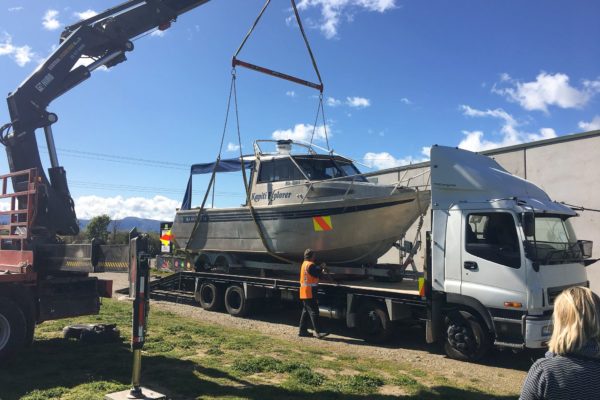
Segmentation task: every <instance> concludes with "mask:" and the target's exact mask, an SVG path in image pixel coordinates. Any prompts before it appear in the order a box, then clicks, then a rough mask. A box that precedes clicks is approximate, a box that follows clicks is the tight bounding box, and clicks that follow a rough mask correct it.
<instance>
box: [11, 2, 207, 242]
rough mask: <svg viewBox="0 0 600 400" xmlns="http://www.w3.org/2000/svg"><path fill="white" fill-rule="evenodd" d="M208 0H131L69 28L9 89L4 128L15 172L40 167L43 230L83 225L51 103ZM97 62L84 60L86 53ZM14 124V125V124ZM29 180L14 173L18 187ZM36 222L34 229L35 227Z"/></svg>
mask: <svg viewBox="0 0 600 400" xmlns="http://www.w3.org/2000/svg"><path fill="white" fill-rule="evenodd" d="M208 1H209V0H131V1H127V2H125V3H123V4H121V5H118V6H116V7H113V8H110V9H108V10H106V11H104V12H102V13H100V14H98V15H96V16H94V17H91V18H88V19H85V20H82V21H80V22H78V23H76V24H74V25H71V26H68V27H66V28H65V29H64V31H63V32H62V34H61V37H60V46H59V47H58V48H57V49H56V50H55V51H53V52H52V54H51V55H50V56H49V57H48V58H47V59H46V60H45V61H44V62H43V63H42V64H41V65H40V66H39V67H38V68H37V69H36V70H35V71H34V72H33V73H32V74H31V75H30V76H29V77H28V78H27V79H25V81H23V83H22V84H21V85H20V86H19V87H18V88H17V89H16V90H15V91H14V92H12V93H10V94H9V95H8V98H7V102H8V110H9V114H10V118H11V122H10V123H9V124H6V125H5V126H3V127H2V129H1V130H0V142H1V143H2V144H4V145H5V147H6V153H7V156H8V164H9V168H10V171H11V172H16V171H21V170H26V169H31V168H36V169H37V170H38V174H39V177H40V178H39V179H40V180H41V183H42V184H43V186H44V187H45V190H44V191H42V193H41V198H40V199H38V204H39V207H38V209H37V210H36V213H35V215H36V217H35V221H34V228H35V230H36V232H33V233H36V234H38V235H42V236H52V237H53V236H55V235H56V234H61V235H75V234H77V233H78V232H79V225H78V221H77V217H76V215H75V208H74V204H73V199H72V198H71V195H70V193H69V187H68V184H67V180H66V173H65V170H64V169H63V167H61V166H60V165H59V163H58V157H57V154H56V148H55V145H54V138H53V133H52V128H51V126H52V124H54V123H55V122H56V121H57V120H58V117H57V116H56V114H54V113H51V112H49V111H48V110H47V107H48V105H49V104H50V103H51V102H52V101H53V100H54V99H56V98H58V97H60V96H61V95H63V94H64V93H66V92H67V91H69V90H70V89H72V88H74V87H75V86H77V85H79V84H80V83H81V82H83V81H85V80H86V79H87V78H89V77H90V76H91V72H92V71H94V70H95V69H97V68H98V67H101V66H105V67H106V68H111V67H113V66H115V65H117V64H119V63H121V62H123V61H125V60H126V59H127V58H126V56H125V53H126V52H128V51H132V50H133V43H132V42H131V40H132V39H133V38H135V37H137V36H139V35H141V34H143V33H145V32H148V31H150V30H152V29H155V28H158V29H161V30H164V29H167V28H168V27H169V26H170V24H171V22H173V21H175V20H176V19H177V17H178V16H179V15H181V14H183V13H185V12H188V11H190V10H192V9H194V8H196V7H198V6H201V5H203V4H205V3H207V2H208ZM86 58H87V59H91V60H92V62H91V63H89V64H87V65H82V64H81V61H80V60H82V59H86ZM11 128H12V129H11ZM39 128H42V129H43V130H44V133H45V138H46V143H47V147H48V155H49V158H50V168H49V169H48V176H49V179H48V177H46V175H45V174H44V172H43V167H42V163H41V159H40V153H39V149H38V145H37V141H36V137H35V131H36V130H37V129H39ZM26 184H27V182H25V181H23V180H20V179H19V178H13V186H14V187H15V191H18V190H19V188H20V187H22V186H23V185H26ZM34 228H32V230H34Z"/></svg>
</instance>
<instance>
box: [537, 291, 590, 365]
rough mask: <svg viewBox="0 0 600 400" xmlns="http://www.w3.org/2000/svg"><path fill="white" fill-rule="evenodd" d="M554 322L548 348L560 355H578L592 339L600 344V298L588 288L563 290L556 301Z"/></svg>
mask: <svg viewBox="0 0 600 400" xmlns="http://www.w3.org/2000/svg"><path fill="white" fill-rule="evenodd" d="M552 319H553V322H554V328H553V331H552V338H551V339H550V343H548V347H549V348H550V351H552V352H554V353H556V354H568V353H576V352H577V351H579V350H581V348H582V347H583V346H584V345H585V344H586V343H587V342H588V341H589V340H596V341H599V342H600V297H598V295H596V294H595V293H594V292H592V291H591V290H590V289H588V288H585V287H580V286H576V287H571V288H568V289H565V290H563V292H562V293H561V294H560V295H558V297H557V298H556V301H555V302H554V315H553V317H552Z"/></svg>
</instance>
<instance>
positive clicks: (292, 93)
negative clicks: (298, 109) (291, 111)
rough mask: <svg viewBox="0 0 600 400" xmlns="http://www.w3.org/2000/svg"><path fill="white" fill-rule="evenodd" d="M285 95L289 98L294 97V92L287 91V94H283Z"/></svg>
mask: <svg viewBox="0 0 600 400" xmlns="http://www.w3.org/2000/svg"><path fill="white" fill-rule="evenodd" d="M285 95H286V96H289V97H296V92H294V91H293V90H288V91H287V92H285Z"/></svg>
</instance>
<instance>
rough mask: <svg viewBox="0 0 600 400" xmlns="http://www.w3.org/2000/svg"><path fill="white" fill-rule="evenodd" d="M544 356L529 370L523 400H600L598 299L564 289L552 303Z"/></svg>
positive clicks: (574, 289) (589, 293) (587, 292)
mask: <svg viewBox="0 0 600 400" xmlns="http://www.w3.org/2000/svg"><path fill="white" fill-rule="evenodd" d="M553 322H554V330H553V332H552V338H551V339H550V343H549V344H548V347H549V350H550V351H548V352H547V353H546V357H545V358H542V359H539V360H537V361H536V362H535V363H534V364H533V365H532V366H531V368H530V369H529V373H528V374H527V378H526V379H525V383H524V384H523V389H522V391H521V399H522V400H534V399H535V400H537V399H548V400H552V399H561V400H565V399H600V297H598V296H597V295H596V294H595V293H593V292H592V291H591V290H590V289H588V288H584V287H572V288H569V289H565V290H564V291H563V292H562V293H561V294H560V295H559V296H558V297H557V298H556V301H555V302H554V316H553Z"/></svg>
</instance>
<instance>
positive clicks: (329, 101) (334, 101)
mask: <svg viewBox="0 0 600 400" xmlns="http://www.w3.org/2000/svg"><path fill="white" fill-rule="evenodd" d="M326 103H327V105H328V106H329V107H337V106H339V105H341V104H342V102H341V101H340V100H338V99H336V98H335V97H328V98H327V100H326Z"/></svg>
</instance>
